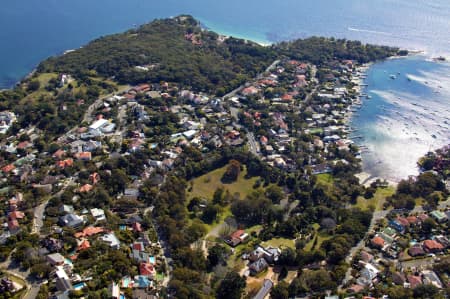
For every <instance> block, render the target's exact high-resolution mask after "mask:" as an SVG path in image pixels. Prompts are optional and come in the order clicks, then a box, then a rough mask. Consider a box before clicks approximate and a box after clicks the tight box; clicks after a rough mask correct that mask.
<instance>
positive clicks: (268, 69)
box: [222, 60, 280, 100]
mask: <svg viewBox="0 0 450 299" xmlns="http://www.w3.org/2000/svg"><path fill="white" fill-rule="evenodd" d="M279 63H280V60H275V61H274V62H273V63H272V64H271V65H269V66H268V67H267V68H266V70H265V71H264V72H262V73H260V74H258V75H257V76H256V79H261V78H262V77H263V75H264V73H267V72H270V71H271V70H272V69H273V68H275V67H276V66H277V65H278V64H279ZM244 87H245V85H241V86H239V87H238V88H236V89H234V90H232V91H230V92H229V93H227V94H226V95H224V96H223V97H222V100H225V99H228V98H231V97H234V96H235V95H236V94H237V93H238V92H240V91H241V90H242V89H244Z"/></svg>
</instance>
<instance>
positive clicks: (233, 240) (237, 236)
mask: <svg viewBox="0 0 450 299" xmlns="http://www.w3.org/2000/svg"><path fill="white" fill-rule="evenodd" d="M247 239H248V234H247V233H246V232H245V231H244V230H242V229H240V230H237V231H235V232H234V233H232V234H231V235H229V236H228V237H226V238H225V242H226V243H227V244H228V245H230V246H232V247H236V246H237V245H239V244H241V243H242V242H244V241H246V240H247Z"/></svg>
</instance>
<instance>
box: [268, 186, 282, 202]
mask: <svg viewBox="0 0 450 299" xmlns="http://www.w3.org/2000/svg"><path fill="white" fill-rule="evenodd" d="M266 196H267V198H268V199H270V200H271V201H272V203H274V204H279V203H280V201H281V200H282V199H283V197H284V193H283V189H281V188H280V187H278V186H277V185H271V186H269V187H268V188H267V189H266Z"/></svg>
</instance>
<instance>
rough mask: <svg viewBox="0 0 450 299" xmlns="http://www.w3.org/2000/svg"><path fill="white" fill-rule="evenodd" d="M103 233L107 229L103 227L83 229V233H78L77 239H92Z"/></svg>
mask: <svg viewBox="0 0 450 299" xmlns="http://www.w3.org/2000/svg"><path fill="white" fill-rule="evenodd" d="M103 232H105V229H104V228H103V227H93V226H89V227H86V228H85V229H83V231H81V232H78V233H76V234H75V238H82V237H90V236H93V235H96V234H100V233H103Z"/></svg>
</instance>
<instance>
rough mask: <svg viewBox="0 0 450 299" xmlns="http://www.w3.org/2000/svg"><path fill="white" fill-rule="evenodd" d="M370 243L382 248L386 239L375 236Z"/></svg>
mask: <svg viewBox="0 0 450 299" xmlns="http://www.w3.org/2000/svg"><path fill="white" fill-rule="evenodd" d="M370 243H371V244H372V246H373V247H375V248H378V249H382V248H383V247H384V240H383V238H381V237H379V236H376V237H374V238H373V239H372V240H371V241H370Z"/></svg>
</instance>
